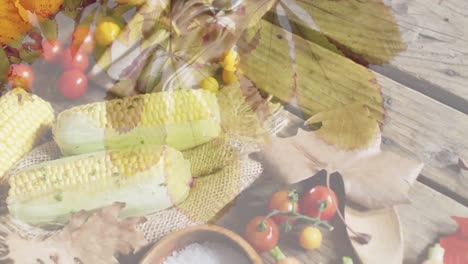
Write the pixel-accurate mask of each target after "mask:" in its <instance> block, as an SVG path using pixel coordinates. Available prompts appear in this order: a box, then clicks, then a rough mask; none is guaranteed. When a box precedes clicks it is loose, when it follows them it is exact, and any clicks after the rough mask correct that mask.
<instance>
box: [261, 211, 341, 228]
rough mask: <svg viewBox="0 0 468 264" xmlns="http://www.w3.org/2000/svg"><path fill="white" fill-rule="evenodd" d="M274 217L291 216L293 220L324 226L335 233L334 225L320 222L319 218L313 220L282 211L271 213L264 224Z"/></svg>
mask: <svg viewBox="0 0 468 264" xmlns="http://www.w3.org/2000/svg"><path fill="white" fill-rule="evenodd" d="M274 215H284V216H289V217H290V218H293V219H302V220H305V221H307V222H309V223H311V224H313V225H316V226H323V227H324V228H326V229H328V230H329V231H333V229H334V227H333V226H332V225H330V224H329V223H327V222H326V221H322V220H320V218H319V217H317V218H312V217H308V216H306V215H302V214H299V213H295V212H281V211H278V210H273V211H271V212H270V213H269V214H268V215H267V216H265V218H264V219H263V221H262V222H264V221H266V220H267V219H268V218H270V217H272V216H274Z"/></svg>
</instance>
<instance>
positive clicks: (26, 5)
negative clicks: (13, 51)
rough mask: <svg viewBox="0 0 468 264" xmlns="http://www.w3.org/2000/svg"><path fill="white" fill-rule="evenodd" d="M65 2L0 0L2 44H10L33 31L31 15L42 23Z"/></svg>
mask: <svg viewBox="0 0 468 264" xmlns="http://www.w3.org/2000/svg"><path fill="white" fill-rule="evenodd" d="M62 2H63V0H15V1H13V0H0V44H8V43H10V42H12V41H14V40H17V39H19V38H20V37H21V36H23V35H24V34H25V33H26V32H28V31H29V30H31V28H32V21H30V18H31V14H33V15H34V14H35V15H38V16H39V17H38V20H39V21H42V20H43V19H46V18H48V17H50V16H52V15H53V14H55V13H56V12H57V11H58V10H59V8H60V6H61V5H62Z"/></svg>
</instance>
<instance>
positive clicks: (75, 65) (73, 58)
mask: <svg viewBox="0 0 468 264" xmlns="http://www.w3.org/2000/svg"><path fill="white" fill-rule="evenodd" d="M62 67H63V69H65V70H71V69H75V70H79V71H82V72H84V71H85V70H86V69H87V68H88V54H86V53H85V52H83V51H81V50H73V49H70V48H68V49H66V50H65V52H64V53H63V56H62Z"/></svg>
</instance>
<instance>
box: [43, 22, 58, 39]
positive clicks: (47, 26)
mask: <svg viewBox="0 0 468 264" xmlns="http://www.w3.org/2000/svg"><path fill="white" fill-rule="evenodd" d="M41 29H42V33H43V34H44V37H45V38H47V39H57V34H58V25H57V21H55V20H52V19H46V20H44V21H42V22H41Z"/></svg>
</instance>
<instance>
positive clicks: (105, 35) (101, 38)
mask: <svg viewBox="0 0 468 264" xmlns="http://www.w3.org/2000/svg"><path fill="white" fill-rule="evenodd" d="M119 33H120V27H119V25H117V24H116V23H115V22H112V21H108V20H107V21H103V22H101V23H99V25H98V26H97V28H96V32H95V33H94V38H95V39H96V42H97V43H98V44H99V45H101V46H108V45H110V44H111V43H112V42H113V41H114V40H115V39H116V38H117V36H118V35H119Z"/></svg>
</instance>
